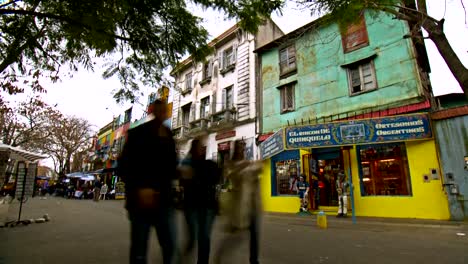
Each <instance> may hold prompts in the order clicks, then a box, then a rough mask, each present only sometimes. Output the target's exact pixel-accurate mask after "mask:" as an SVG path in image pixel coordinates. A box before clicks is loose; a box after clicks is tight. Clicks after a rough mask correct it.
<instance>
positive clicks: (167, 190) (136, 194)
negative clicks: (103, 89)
mask: <svg viewBox="0 0 468 264" xmlns="http://www.w3.org/2000/svg"><path fill="white" fill-rule="evenodd" d="M149 111H150V113H152V116H153V117H154V118H153V119H152V120H150V121H148V122H146V123H144V124H142V125H140V126H138V127H136V128H133V129H131V130H129V131H128V137H127V142H126V144H125V146H124V149H123V151H122V155H121V157H120V159H119V162H118V173H119V175H120V176H121V177H122V179H123V181H124V182H125V191H126V205H125V207H126V209H127V211H128V215H129V219H130V229H131V246H130V263H131V264H134V263H147V261H146V256H147V245H148V236H149V233H150V228H151V227H152V226H154V227H155V228H156V232H157V235H158V240H159V243H160V245H161V248H162V253H163V259H164V263H165V264H171V263H173V261H174V257H175V237H176V235H175V228H174V210H173V206H172V202H171V184H172V180H174V179H175V178H176V166H177V154H176V150H175V142H174V139H173V138H172V133H171V131H170V129H169V128H167V127H166V126H164V125H163V121H164V120H165V119H166V118H167V117H166V116H167V110H166V104H165V103H163V102H162V101H159V100H156V101H155V102H154V103H152V104H151V106H150V110H149Z"/></svg>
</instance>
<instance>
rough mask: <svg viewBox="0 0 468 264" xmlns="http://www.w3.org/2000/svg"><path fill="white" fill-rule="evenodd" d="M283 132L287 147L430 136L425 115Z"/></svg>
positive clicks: (398, 139) (302, 128)
mask: <svg viewBox="0 0 468 264" xmlns="http://www.w3.org/2000/svg"><path fill="white" fill-rule="evenodd" d="M285 132H286V133H285V134H286V148H288V149H297V148H307V147H319V146H322V147H323V146H335V145H354V144H366V143H374V142H389V141H404V140H416V139H426V138H432V131H431V126H430V123H429V117H428V115H427V114H413V115H405V116H391V117H384V118H374V119H362V120H347V121H343V122H335V123H328V124H318V125H310V126H299V127H287V128H286V129H285Z"/></svg>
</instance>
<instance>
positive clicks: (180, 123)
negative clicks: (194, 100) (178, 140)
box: [176, 108, 182, 127]
mask: <svg viewBox="0 0 468 264" xmlns="http://www.w3.org/2000/svg"><path fill="white" fill-rule="evenodd" d="M179 126H182V108H179V109H178V111H177V122H176V127H179Z"/></svg>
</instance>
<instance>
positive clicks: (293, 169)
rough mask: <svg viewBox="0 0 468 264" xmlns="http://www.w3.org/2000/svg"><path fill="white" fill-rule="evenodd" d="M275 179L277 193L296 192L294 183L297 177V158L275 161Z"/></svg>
mask: <svg viewBox="0 0 468 264" xmlns="http://www.w3.org/2000/svg"><path fill="white" fill-rule="evenodd" d="M275 167H276V181H277V186H278V194H279V195H288V194H290V195H294V194H296V193H297V187H296V183H297V180H298V179H299V174H298V169H299V162H298V161H297V160H282V161H278V162H276V163H275Z"/></svg>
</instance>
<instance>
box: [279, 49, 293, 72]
mask: <svg viewBox="0 0 468 264" xmlns="http://www.w3.org/2000/svg"><path fill="white" fill-rule="evenodd" d="M279 60H280V75H287V74H291V73H294V71H296V69H297V68H296V47H295V46H294V45H289V46H287V47H285V48H283V49H281V50H280V51H279Z"/></svg>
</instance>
